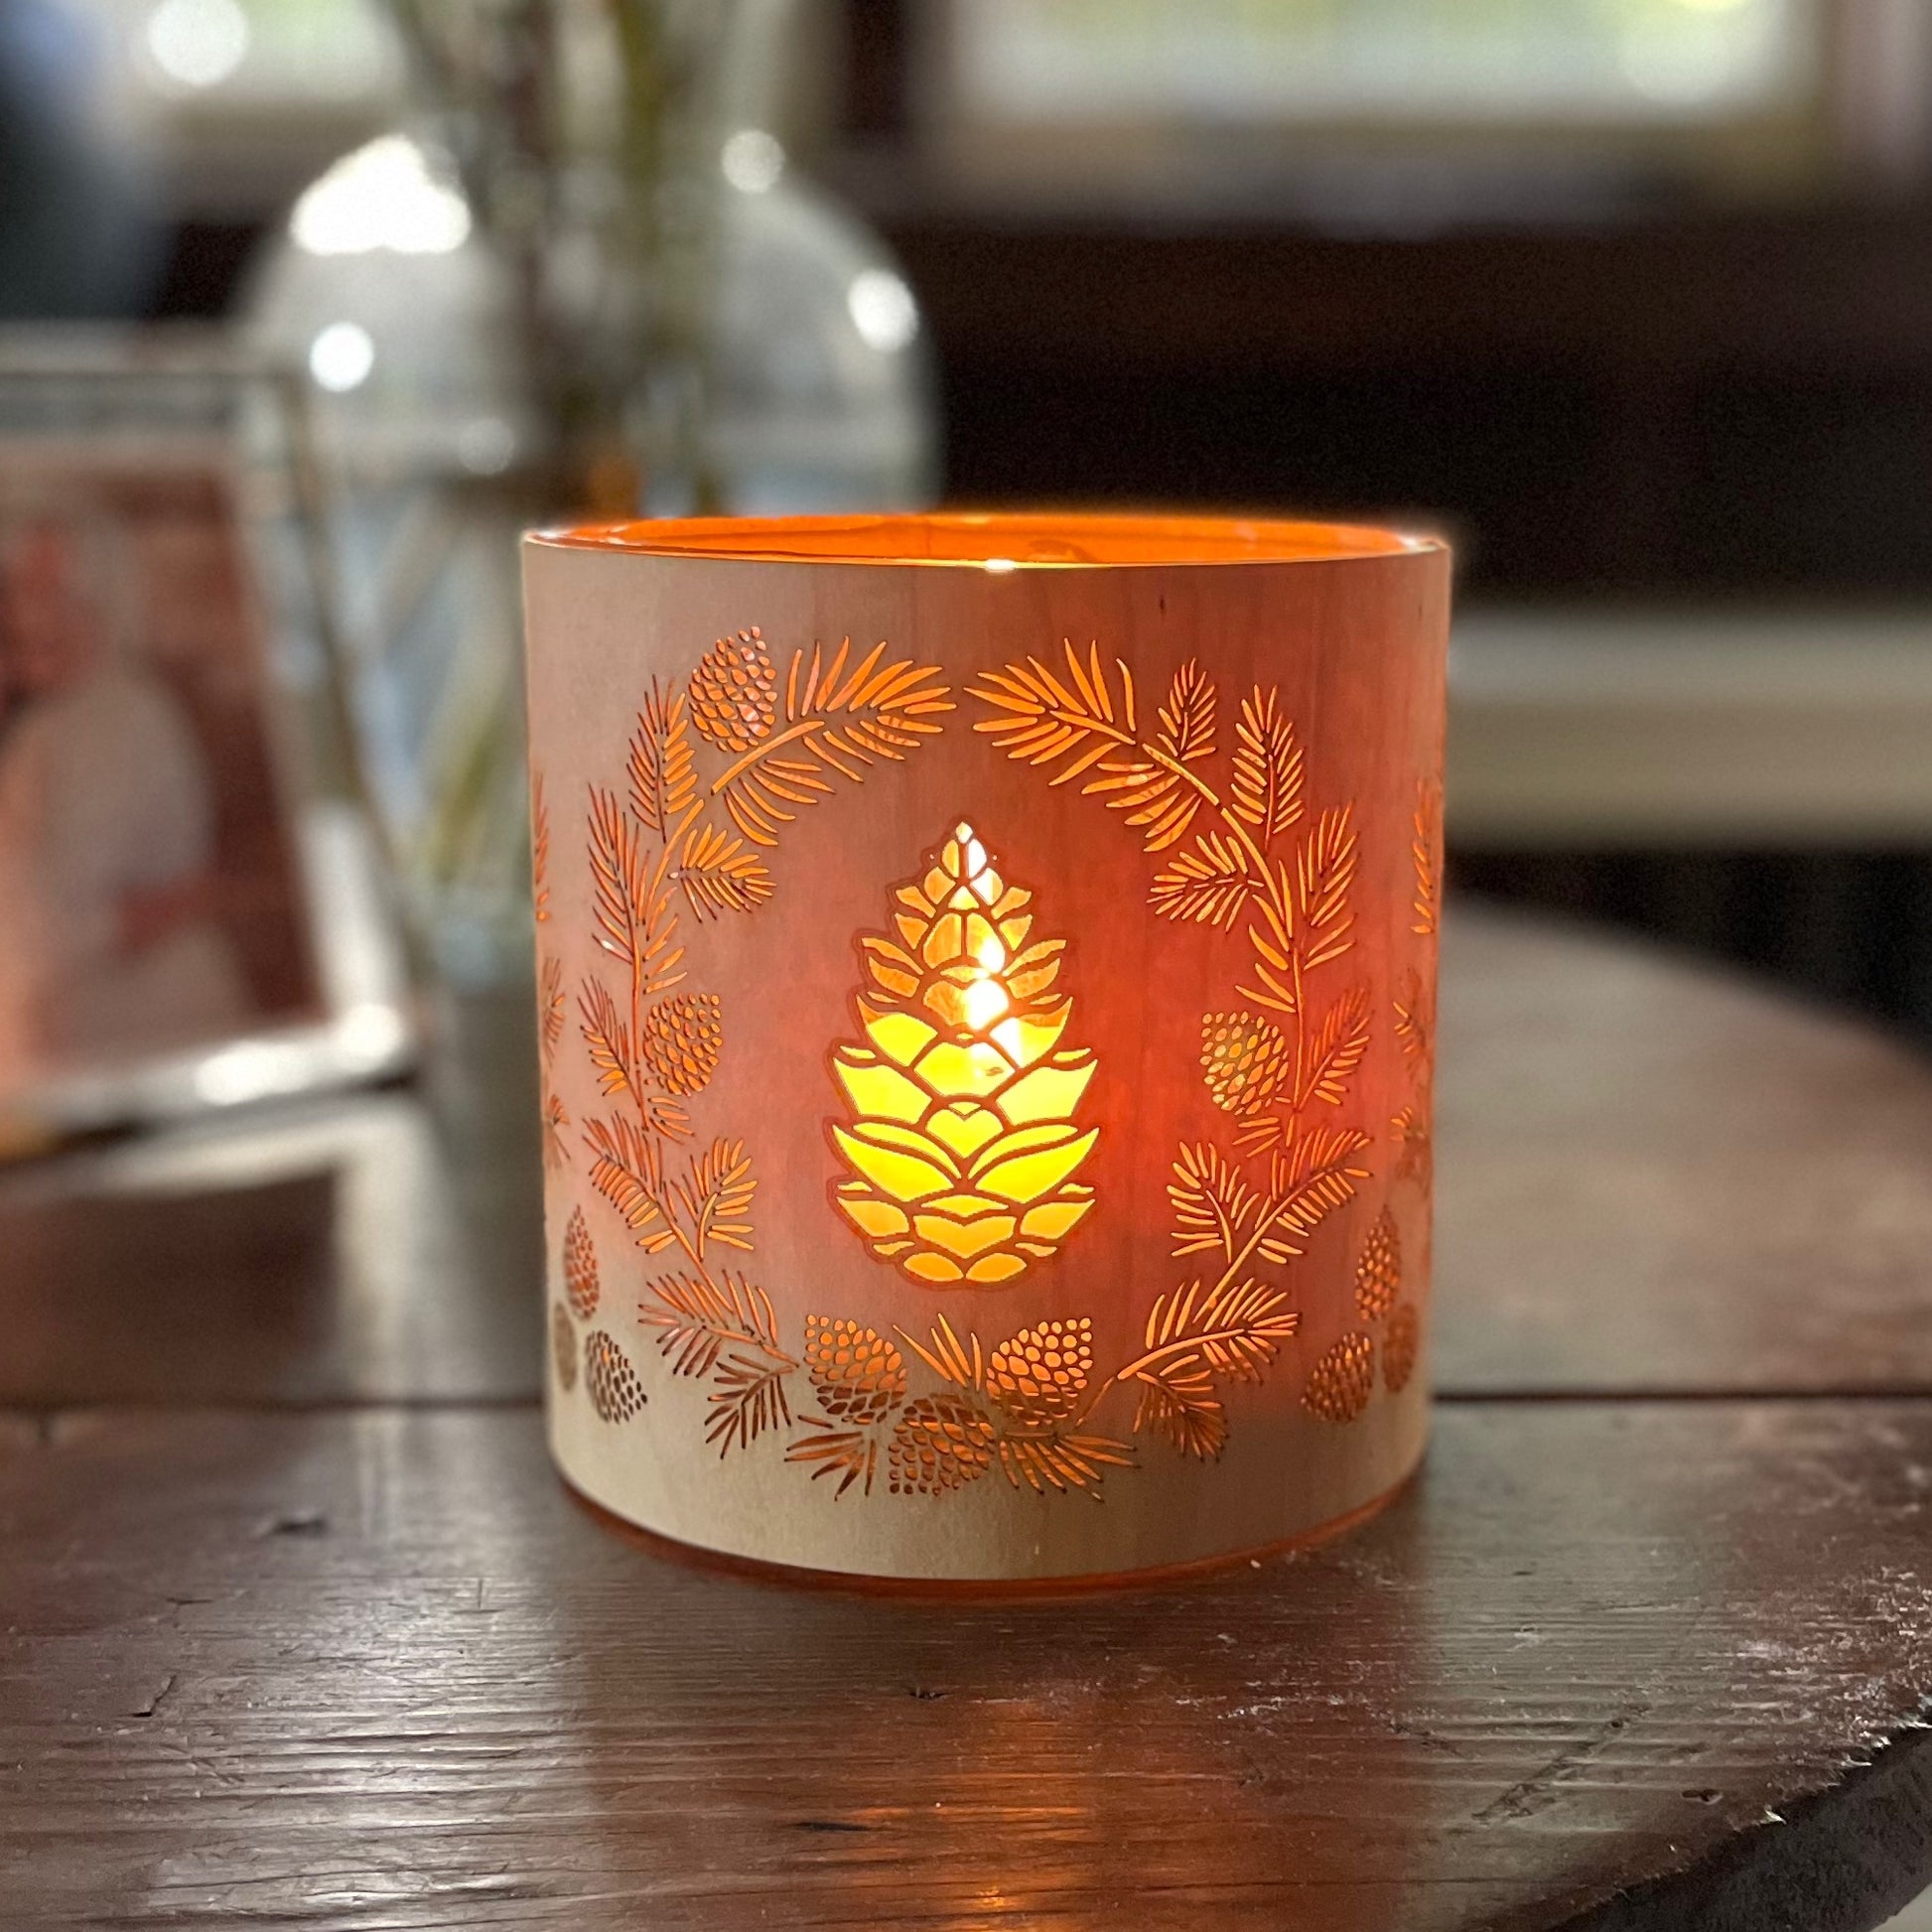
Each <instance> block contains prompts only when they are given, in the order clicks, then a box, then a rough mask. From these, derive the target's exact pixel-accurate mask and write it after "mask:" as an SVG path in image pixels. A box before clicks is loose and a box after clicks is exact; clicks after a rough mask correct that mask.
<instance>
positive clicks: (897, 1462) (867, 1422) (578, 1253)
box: [525, 516, 1449, 1581]
mask: <svg viewBox="0 0 1932 1932" xmlns="http://www.w3.org/2000/svg"><path fill="white" fill-rule="evenodd" d="M525 576H526V587H527V598H528V617H529V625H528V634H529V639H530V671H529V685H530V719H531V726H530V733H531V791H532V801H533V820H534V852H535V871H536V901H537V921H538V923H537V935H538V962H539V966H538V971H539V1022H540V1032H541V1039H542V1108H543V1132H544V1159H545V1167H546V1175H545V1184H546V1205H547V1225H548V1242H547V1246H548V1253H549V1262H548V1268H547V1276H548V1282H547V1294H548V1299H549V1302H550V1334H551V1338H552V1355H553V1365H552V1373H551V1377H550V1402H549V1415H550V1434H551V1444H552V1449H553V1452H554V1453H555V1455H556V1458H557V1460H558V1463H559V1466H560V1467H561V1468H562V1470H563V1472H564V1474H565V1476H566V1477H567V1478H568V1479H569V1480H570V1482H572V1483H573V1484H574V1485H575V1486H576V1487H577V1488H578V1489H579V1490H580V1491H582V1492H583V1493H584V1494H585V1495H586V1496H588V1497H590V1498H591V1499H592V1500H594V1501H595V1502H597V1503H599V1504H601V1505H602V1506H604V1507H605V1508H606V1509H608V1510H610V1511H612V1512H614V1513H615V1514H616V1515H618V1516H620V1517H622V1518H624V1519H626V1520H627V1521H629V1522H632V1523H635V1524H638V1525H640V1526H642V1527H644V1528H646V1529H649V1530H652V1531H655V1532H658V1533H660V1534H662V1535H665V1536H668V1537H672V1538H676V1539H678V1540H680V1541H682V1542H686V1543H691V1544H696V1545H700V1546H702V1547H704V1548H706V1549H709V1550H714V1551H718V1552H722V1553H726V1554H729V1555H733V1556H738V1557H745V1558H752V1559H758V1560H762V1561H764V1562H769V1563H775V1564H783V1565H789V1566H793V1567H797V1568H801V1569H806V1570H815V1571H829V1572H838V1573H844V1574H849V1575H864V1576H874V1577H889V1578H909V1579H919V1580H927V1581H940V1580H960V1581H966V1580H973V1581H989V1580H997V1581H1023V1580H1029V1579H1046V1578H1076V1577H1104V1576H1119V1575H1123V1574H1126V1573H1130V1572H1142V1571H1147V1570H1150V1569H1163V1568H1173V1567H1181V1566H1186V1565H1191V1564H1197V1563H1201V1562H1204V1561H1210V1560H1214V1559H1217V1558H1225V1557H1229V1556H1232V1555H1235V1554H1239V1553H1245V1552H1249V1551H1252V1550H1257V1549H1264V1548H1269V1547H1274V1546H1279V1545H1281V1544H1284V1543H1288V1542H1293V1541H1295V1540H1298V1539H1304V1538H1308V1537H1311V1536H1314V1535H1318V1534H1321V1533H1324V1532H1326V1531H1329V1530H1331V1529H1333V1528H1336V1527H1338V1526H1340V1525H1341V1524H1343V1523H1345V1522H1347V1521H1349V1520H1350V1519H1352V1518H1354V1517H1356V1516H1358V1515H1360V1514H1362V1513H1363V1512H1365V1511H1367V1510H1369V1509H1372V1508H1373V1507H1374V1506H1375V1505H1376V1504H1378V1503H1379V1502H1380V1501H1382V1500H1384V1499H1385V1498H1386V1497H1387V1496H1388V1495H1389V1494H1390V1493H1391V1492H1392V1491H1393V1490H1394V1488H1395V1487H1397V1486H1398V1485H1399V1484H1400V1483H1401V1482H1402V1480H1403V1479H1404V1478H1405V1477H1406V1476H1407V1475H1408V1473H1409V1472H1410V1471H1411V1470H1412V1469H1413V1467H1414V1465H1415V1463H1416V1461H1417V1459H1418V1458H1419V1456H1420V1454H1421V1451H1422V1446H1423V1440H1424V1434H1425V1420H1426V1376H1425V1372H1424V1356H1425V1339H1426V1313H1427V1303H1428V1273H1429V1209H1430V1179H1431V1175H1430V1113H1431V1109H1430V1097H1431V1082H1432V1070H1433V1049H1434V1009H1435V980H1436V929H1437V921H1438V912H1439V905H1440V894H1441V775H1442V771H1441V763H1442V741H1443V712H1444V657H1445V641H1446V635H1447V625H1448V600H1449V560H1448V555H1447V552H1446V551H1445V549H1444V548H1443V546H1442V545H1440V544H1439V543H1436V542H1435V541H1433V540H1430V539H1423V538H1411V537H1404V536H1398V535H1394V534H1391V533H1388V532H1383V531H1374V530H1360V529H1348V528H1340V527H1332V526H1325V525H1306V524H1294V523H1272V522H1253V521H1239V522H1236V521H1222V520H1212V519H1192V518H1167V517H1138V516H1119V517H1115V516H1095V517H1079V516H1055V517H1046V516H1037V517H1035V516H987V517H979V516H932V517H892V518H879V519H784V520H776V521H753V520H737V519H731V520H712V519H705V520H697V521H689V522H681V523H678V522H670V523H661V522H660V523H636V524H624V525H618V526H607V527H598V528H592V529H583V530H574V531H568V532H562V533H558V534H555V535H543V536H538V537H533V538H532V539H530V541H529V545H528V548H527V552H526V572H525Z"/></svg>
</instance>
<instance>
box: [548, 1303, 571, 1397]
mask: <svg viewBox="0 0 1932 1932" xmlns="http://www.w3.org/2000/svg"><path fill="white" fill-rule="evenodd" d="M550 1347H551V1351H552V1353H553V1354H555V1356H556V1358H557V1380H558V1382H559V1383H560V1384H561V1385H562V1387H563V1388H564V1389H565V1390H566V1391H568V1390H571V1389H574V1388H575V1387H576V1386H577V1330H576V1329H575V1328H574V1327H572V1326H571V1321H570V1311H569V1310H568V1309H567V1308H565V1307H564V1305H563V1304H562V1303H561V1302H557V1303H554V1304H552V1306H551V1310H550Z"/></svg>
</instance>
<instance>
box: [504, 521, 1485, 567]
mask: <svg viewBox="0 0 1932 1932" xmlns="http://www.w3.org/2000/svg"><path fill="white" fill-rule="evenodd" d="M526 541H527V542H529V543H531V544H536V545H544V546H554V547H558V548H564V549H586V550H621V551H626V552H633V553H636V554H638V555H643V556H653V557H693V558H707V559H710V560H712V561H715V562H719V563H771V564H789V563H796V564H869V565H874V566H877V567H880V568H884V569H903V568H910V567H920V566H942V567H949V568H953V569H963V570H988V569H990V570H993V571H995V572H1004V571H1008V570H1134V569H1163V568H1165V569H1197V568H1203V567H1206V566H1210V565H1215V564H1228V565H1237V564H1251V565H1252V564H1290V563H1343V562H1349V561H1354V560H1360V559H1367V558H1372V557H1402V556H1417V555H1426V554H1430V553H1438V554H1442V555H1445V556H1447V555H1448V554H1449V544H1448V543H1447V542H1446V541H1445V540H1444V539H1443V538H1442V537H1440V536H1437V535H1434V534H1433V533H1429V532H1409V531H1402V530H1396V529H1392V528H1385V527H1382V526H1380V525H1374V524H1358V523H1329V522H1322V521H1311V520H1306V519H1303V518H1298V517H1266V516H1198V515H1189V514H1185V513H1178V514H1176V513H1173V512H1170V511H1146V510H1069V511H1065V512H1059V511H1050V510H928V511H917V510H911V511H903V512H898V511H895V512H892V513H890V514H885V515H864V516H838V515H828V516H687V517H662V518H649V517H637V518H630V519H626V520H623V521H618V522H609V523H585V524H575V525H572V526H569V527H567V528H557V529H541V530H534V531H532V532H531V533H530V534H529V536H528V538H527V539H526ZM996 546H997V547H996Z"/></svg>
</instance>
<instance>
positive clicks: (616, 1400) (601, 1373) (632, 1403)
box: [584, 1328, 644, 1422]
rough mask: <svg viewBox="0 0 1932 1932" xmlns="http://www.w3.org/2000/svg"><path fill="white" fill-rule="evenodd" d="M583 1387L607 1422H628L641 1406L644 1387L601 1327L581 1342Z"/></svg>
mask: <svg viewBox="0 0 1932 1932" xmlns="http://www.w3.org/2000/svg"><path fill="white" fill-rule="evenodd" d="M584 1386H585V1388H586V1389H587V1390H588V1391H589V1392H590V1398H591V1407H592V1408H593V1409H595V1410H596V1411H597V1413H598V1414H599V1415H600V1416H602V1417H603V1418H604V1420H605V1421H606V1422H628V1421H629V1420H630V1418H631V1417H632V1416H634V1415H635V1414H636V1413H637V1411H638V1410H639V1409H641V1408H642V1407H643V1406H644V1389H643V1384H642V1383H641V1382H639V1381H638V1380H637V1371H636V1370H635V1369H633V1368H632V1367H631V1366H630V1363H629V1361H628V1360H627V1359H626V1357H625V1355H624V1352H623V1350H622V1349H621V1348H620V1347H619V1346H618V1344H617V1343H616V1342H615V1341H613V1340H612V1339H611V1337H610V1336H609V1335H607V1334H606V1333H605V1332H604V1330H603V1329H602V1328H595V1329H593V1330H592V1331H591V1334H590V1336H589V1338H588V1339H587V1340H586V1341H585V1343H584Z"/></svg>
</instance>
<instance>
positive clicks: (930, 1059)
mask: <svg viewBox="0 0 1932 1932" xmlns="http://www.w3.org/2000/svg"><path fill="white" fill-rule="evenodd" d="M896 899H897V903H896V906H895V909H894V915H893V918H894V924H895V926H896V928H897V936H896V937H885V936H881V935H878V934H870V933H869V934H866V935H864V936H863V937H862V938H861V940H860V942H859V943H860V951H861V955H862V957H863V959H864V961H865V967H866V975H867V979H868V981H869V984H868V985H867V986H866V987H865V988H864V989H863V990H862V991H861V992H860V994H859V995H858V998H857V1000H856V1001H855V1007H856V1010H857V1013H858V1018H859V1024H860V1026H861V1027H862V1029H863V1030H864V1034H865V1037H864V1039H863V1040H862V1041H850V1042H847V1043H846V1044H844V1045H841V1046H839V1047H838V1048H837V1049H836V1050H835V1052H834V1053H833V1068H834V1071H835V1072H836V1073H837V1075H838V1079H839V1084H840V1085H841V1086H842V1087H843V1088H844V1090H845V1095H846V1098H847V1099H848V1101H850V1103H851V1106H852V1111H853V1119H852V1122H851V1124H850V1126H842V1125H839V1124H837V1123H834V1125H833V1128H832V1138H833V1142H834V1144H835V1145H836V1146H837V1148H838V1151H839V1154H840V1156H841V1157H842V1158H843V1160H844V1162H845V1165H846V1167H847V1168H848V1169H849V1170H850V1171H851V1173H852V1175H853V1178H852V1179H850V1180H845V1181H841V1182H839V1183H838V1185H837V1187H836V1188H835V1190H834V1193H833V1198H834V1200H836V1201H837V1203H838V1205H839V1207H840V1209H841V1210H842V1211H843V1212H844V1214H845V1215H846V1217H847V1218H848V1219H849V1220H850V1221H851V1222H852V1224H853V1226H854V1227H856V1228H857V1229H858V1230H859V1232H860V1233H861V1234H862V1235H863V1236H864V1237H865V1239H866V1243H867V1245H868V1246H869V1247H870V1248H871V1250H872V1252H873V1253H874V1254H875V1255H877V1256H880V1257H881V1258H883V1259H888V1260H891V1261H893V1262H894V1263H896V1264H897V1266H898V1267H899V1268H901V1269H902V1270H903V1271H904V1272H905V1273H906V1274H907V1275H909V1276H911V1277H912V1279H913V1280H915V1281H919V1282H925V1283H930V1284H935V1285H939V1286H948V1285H953V1284H962V1283H963V1284H967V1285H972V1286H979V1285H983V1284H989V1283H994V1282H1006V1281H1011V1280H1013V1278H1014V1277H1015V1276H1017V1275H1019V1274H1021V1273H1023V1272H1024V1271H1025V1270H1026V1268H1027V1267H1028V1266H1029V1265H1030V1264H1031V1263H1032V1262H1035V1261H1041V1260H1044V1259H1046V1258H1047V1257H1048V1256H1050V1255H1052V1254H1054V1253H1055V1252H1056V1251H1057V1250H1058V1248H1059V1245H1060V1243H1061V1242H1062V1241H1064V1240H1065V1239H1066V1237H1067V1235H1068V1234H1069V1233H1070V1232H1071V1231H1072V1229H1073V1228H1074V1227H1075V1226H1076V1225H1077V1224H1078V1223H1079V1222H1080V1221H1081V1219H1082V1218H1083V1217H1084V1216H1085V1215H1086V1213H1087V1211H1088V1210H1089V1209H1090V1208H1091V1207H1092V1205H1093V1189H1092V1188H1091V1187H1089V1186H1086V1185H1084V1184H1083V1183H1081V1182H1079V1181H1077V1180H1075V1179H1074V1178H1073V1176H1074V1174H1075V1173H1076V1172H1077V1171H1078V1170H1079V1168H1080V1165H1081V1164H1082V1163H1083V1162H1084V1161H1085V1160H1086V1158H1087V1156H1088V1155H1089V1154H1090V1153H1091V1152H1092V1151H1093V1145H1094V1142H1095V1140H1096V1139H1097V1138H1098V1134H1099V1130H1098V1129H1097V1128H1087V1129H1085V1130H1084V1131H1083V1130H1082V1129H1081V1128H1080V1127H1079V1126H1078V1125H1077V1124H1076V1122H1075V1119H1074V1115H1075V1111H1076V1109H1077V1108H1078V1106H1079V1104H1080V1100H1081V1096H1082V1095H1083V1094H1084V1093H1085V1092H1086V1089H1087V1083H1088V1081H1090V1080H1091V1079H1092V1078H1093V1072H1094V1056H1093V1052H1092V1049H1091V1048H1088V1047H1078V1048H1074V1047H1063V1046H1061V1045H1060V1043H1059V1042H1060V1037H1061V1035H1063V1034H1064V1033H1065V1031H1066V1027H1067V1023H1068V1021H1069V1020H1070V1019H1071V1018H1072V1013H1073V1001H1072V999H1071V998H1070V997H1069V996H1068V995H1066V994H1064V993H1058V992H1056V991H1055V985H1056V982H1057V981H1058V979H1059V972H1060V964H1061V957H1060V956H1061V954H1062V952H1063V951H1064V950H1065V945H1066V942H1065V940H1063V939H1035V940H1032V942H1031V943H1029V941H1030V935H1031V933H1032V930H1033V923H1034V921H1033V914H1032V913H1031V912H1029V911H1028V909H1027V908H1028V906H1029V905H1031V904H1032V902H1033V895H1032V894H1031V893H1029V892H1025V891H1023V890H1022V889H1021V888H1019V887H1017V886H1009V885H1008V884H1007V883H1006V881H1005V880H1004V879H1002V878H1001V877H1000V875H999V874H998V873H997V872H996V871H994V869H993V865H992V861H991V860H990V858H989V857H988V854H987V851H986V848H985V847H984V846H983V845H982V844H981V843H980V841H979V838H978V837H977V835H976V834H975V833H974V831H973V828H972V827H971V826H970V825H965V824H962V825H960V826H958V827H956V828H955V830H954V832H953V835H952V837H951V838H949V839H947V840H946V841H945V843H944V844H943V845H941V846H940V847H939V848H938V849H937V850H936V851H934V852H931V853H929V854H928V855H927V870H926V872H925V874H924V875H923V876H922V877H921V878H920V879H918V880H916V881H915V882H913V883H912V884H910V885H907V886H902V887H900V888H899V889H898V891H897V895H896ZM895 1453H897V1451H895Z"/></svg>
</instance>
